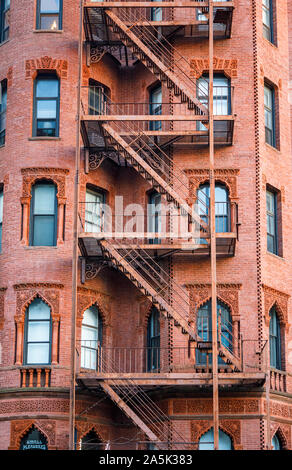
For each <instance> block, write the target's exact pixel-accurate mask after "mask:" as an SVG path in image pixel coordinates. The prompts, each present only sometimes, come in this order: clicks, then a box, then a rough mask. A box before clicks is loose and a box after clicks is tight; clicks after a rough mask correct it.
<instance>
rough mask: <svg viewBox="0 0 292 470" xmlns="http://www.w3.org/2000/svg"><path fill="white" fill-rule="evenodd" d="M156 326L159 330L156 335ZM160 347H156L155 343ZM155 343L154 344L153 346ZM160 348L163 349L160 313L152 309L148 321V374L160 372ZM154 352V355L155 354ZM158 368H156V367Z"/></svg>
mask: <svg viewBox="0 0 292 470" xmlns="http://www.w3.org/2000/svg"><path fill="white" fill-rule="evenodd" d="M155 325H156V328H157V331H156V333H157V334H152V332H154V333H155ZM156 342H157V343H158V344H159V345H158V346H157V345H155V343H156ZM153 343H154V344H153ZM160 348H161V329H160V314H159V311H158V310H157V309H156V308H155V307H152V309H151V313H150V315H149V317H148V321H147V352H146V358H147V362H146V372H157V371H158V370H160ZM153 351H154V354H153ZM155 366H156V367H155Z"/></svg>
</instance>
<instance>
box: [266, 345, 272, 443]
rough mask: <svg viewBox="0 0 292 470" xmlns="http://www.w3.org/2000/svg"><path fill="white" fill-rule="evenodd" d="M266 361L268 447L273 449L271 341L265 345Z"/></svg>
mask: <svg viewBox="0 0 292 470" xmlns="http://www.w3.org/2000/svg"><path fill="white" fill-rule="evenodd" d="M265 350H266V351H265V356H266V357H265V363H266V409H267V413H266V426H267V429H266V441H267V442H266V448H267V450H271V444H272V442H271V402H270V390H271V367H270V350H269V341H267V343H266V347H265Z"/></svg>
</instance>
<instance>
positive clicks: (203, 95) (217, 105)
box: [197, 74, 232, 131]
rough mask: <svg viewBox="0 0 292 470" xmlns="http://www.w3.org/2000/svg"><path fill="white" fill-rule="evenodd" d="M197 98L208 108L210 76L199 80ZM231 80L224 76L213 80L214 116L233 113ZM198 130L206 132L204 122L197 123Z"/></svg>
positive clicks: (216, 76)
mask: <svg viewBox="0 0 292 470" xmlns="http://www.w3.org/2000/svg"><path fill="white" fill-rule="evenodd" d="M197 98H198V99H199V100H200V102H201V103H202V104H204V105H205V106H208V102H209V76H208V75H203V76H202V77H201V78H199V79H198V80H197ZM231 108H232V106H231V86H230V80H229V79H228V78H227V77H225V76H224V75H221V74H217V75H214V79H213V113H214V116H228V115H230V114H231V112H232V109H231ZM197 129H198V130H201V131H206V130H207V128H206V126H205V125H204V124H202V122H200V121H199V122H198V123H197Z"/></svg>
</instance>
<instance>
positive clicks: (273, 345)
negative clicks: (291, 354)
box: [269, 307, 282, 370]
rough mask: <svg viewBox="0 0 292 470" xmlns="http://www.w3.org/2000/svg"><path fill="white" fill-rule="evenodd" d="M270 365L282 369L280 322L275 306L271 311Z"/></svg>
mask: <svg viewBox="0 0 292 470" xmlns="http://www.w3.org/2000/svg"><path fill="white" fill-rule="evenodd" d="M269 336H270V365H271V367H274V368H275V369H279V370H281V369H282V360H281V331H280V322H279V318H278V315H277V312H276V309H275V307H273V308H272V309H271V311H270V330H269Z"/></svg>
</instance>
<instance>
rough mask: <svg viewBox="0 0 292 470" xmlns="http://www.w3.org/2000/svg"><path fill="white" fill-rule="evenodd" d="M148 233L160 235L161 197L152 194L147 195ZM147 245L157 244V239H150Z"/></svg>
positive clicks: (155, 193)
mask: <svg viewBox="0 0 292 470" xmlns="http://www.w3.org/2000/svg"><path fill="white" fill-rule="evenodd" d="M148 232H150V233H160V232H161V195H160V194H159V193H157V192H153V193H151V194H150V195H149V204H148ZM149 243H153V244H159V243H161V240H160V239H159V238H154V239H150V240H149Z"/></svg>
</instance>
